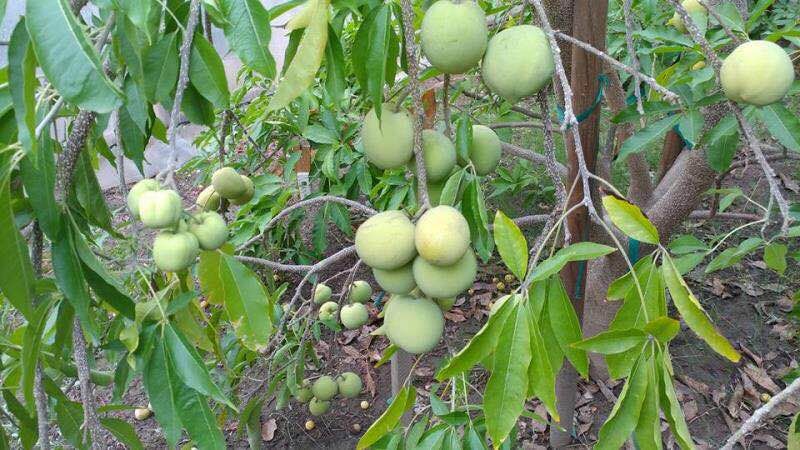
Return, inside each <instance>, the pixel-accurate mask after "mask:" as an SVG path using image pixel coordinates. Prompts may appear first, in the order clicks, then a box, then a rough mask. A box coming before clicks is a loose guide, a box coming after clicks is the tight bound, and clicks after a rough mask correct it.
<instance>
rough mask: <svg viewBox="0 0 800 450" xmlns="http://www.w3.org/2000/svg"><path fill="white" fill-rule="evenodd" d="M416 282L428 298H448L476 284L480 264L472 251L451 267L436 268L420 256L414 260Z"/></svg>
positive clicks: (468, 251)
mask: <svg viewBox="0 0 800 450" xmlns="http://www.w3.org/2000/svg"><path fill="white" fill-rule="evenodd" d="M413 270H414V280H415V281H416V282H417V287H419V289H420V290H421V291H422V292H424V293H425V295H426V296H428V297H433V298H447V297H455V296H456V295H458V294H460V293H462V292H464V291H466V290H467V289H469V288H470V286H472V283H474V282H475V277H476V276H477V274H478V262H477V260H476V259H475V254H474V253H473V252H472V250H467V252H466V253H465V254H464V256H463V257H462V258H461V259H460V260H459V261H458V262H456V263H455V264H453V265H451V266H435V265H433V264H431V263H429V262H428V261H426V260H425V258H422V257H421V256H418V257H417V259H415V260H414V266H413Z"/></svg>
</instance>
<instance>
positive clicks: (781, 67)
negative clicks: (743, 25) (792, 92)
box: [719, 41, 794, 106]
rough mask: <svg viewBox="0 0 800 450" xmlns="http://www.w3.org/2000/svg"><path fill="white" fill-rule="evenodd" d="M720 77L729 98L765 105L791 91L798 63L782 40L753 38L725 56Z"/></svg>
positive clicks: (778, 99)
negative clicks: (774, 41)
mask: <svg viewBox="0 0 800 450" xmlns="http://www.w3.org/2000/svg"><path fill="white" fill-rule="evenodd" d="M719 77H720V81H721V84H722V90H723V91H724V92H725V96H726V97H728V98H729V99H731V100H733V101H736V102H742V103H748V104H751V105H755V106H765V105H769V104H771V103H775V102H777V101H780V100H781V99H782V98H783V97H784V96H785V95H786V93H788V92H789V89H790V88H791V87H792V83H793V82H794V67H793V66H792V60H791V59H790V58H789V55H787V54H786V52H785V51H784V50H783V48H782V47H781V46H779V45H778V44H775V43H772V42H769V41H749V42H745V43H744V44H742V45H740V46H738V47H736V49H735V50H734V51H732V52H731V54H730V55H728V57H727V58H725V61H724V62H723V63H722V69H721V70H720V73H719Z"/></svg>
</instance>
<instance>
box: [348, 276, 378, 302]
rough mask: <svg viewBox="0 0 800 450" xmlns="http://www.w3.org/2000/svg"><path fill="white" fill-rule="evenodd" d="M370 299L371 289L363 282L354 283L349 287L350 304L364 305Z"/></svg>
mask: <svg viewBox="0 0 800 450" xmlns="http://www.w3.org/2000/svg"><path fill="white" fill-rule="evenodd" d="M370 297H372V287H371V286H370V285H369V283H367V282H366V281H364V280H358V281H354V282H353V285H352V286H350V295H349V296H348V300H349V301H350V303H366V302H367V301H368V300H369V299H370Z"/></svg>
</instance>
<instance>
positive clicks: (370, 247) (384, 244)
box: [355, 211, 417, 270]
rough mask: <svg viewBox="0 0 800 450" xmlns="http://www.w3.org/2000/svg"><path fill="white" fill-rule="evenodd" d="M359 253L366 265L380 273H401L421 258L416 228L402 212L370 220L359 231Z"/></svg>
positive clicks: (376, 215) (390, 212)
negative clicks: (398, 271) (382, 270)
mask: <svg viewBox="0 0 800 450" xmlns="http://www.w3.org/2000/svg"><path fill="white" fill-rule="evenodd" d="M355 243H356V253H358V257H359V258H361V260H362V261H364V264H366V265H368V266H370V267H372V268H378V269H386V270H391V269H397V268H398V267H401V266H404V265H406V264H407V263H408V262H409V261H411V260H412V259H413V258H414V255H416V254H417V250H416V248H415V247H414V224H412V223H411V221H410V220H408V216H406V214H405V213H404V212H402V211H385V212H382V213H378V214H375V215H374V216H372V217H370V218H369V219H367V220H366V221H365V222H364V223H362V224H361V226H360V227H358V230H356V238H355Z"/></svg>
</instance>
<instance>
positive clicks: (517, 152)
mask: <svg viewBox="0 0 800 450" xmlns="http://www.w3.org/2000/svg"><path fill="white" fill-rule="evenodd" d="M500 144H501V146H502V149H503V152H505V153H507V154H509V155H513V156H517V157H519V158H523V159H527V160H528V161H531V162H534V163H536V164H543V165H547V164H548V162H547V157H546V156H545V155H542V154H539V153H536V152H534V151H532V150H528V149H525V148H522V147H519V146H517V145H514V144H509V143H508V142H501V143H500ZM554 167H555V170H556V172H557V173H558V174H559V176H561V177H566V176H567V168H566V167H564V165H563V164H561V163H560V162H558V161H555V165H554Z"/></svg>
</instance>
